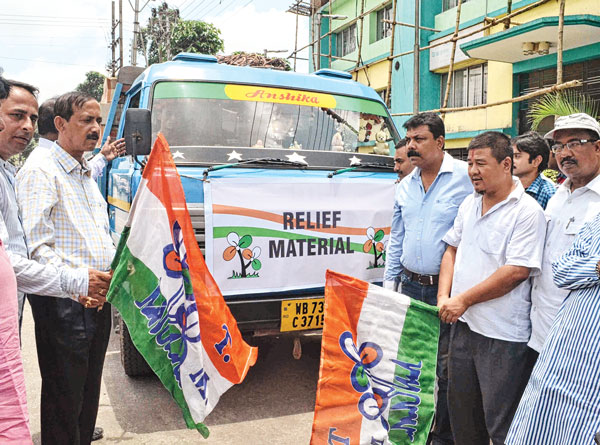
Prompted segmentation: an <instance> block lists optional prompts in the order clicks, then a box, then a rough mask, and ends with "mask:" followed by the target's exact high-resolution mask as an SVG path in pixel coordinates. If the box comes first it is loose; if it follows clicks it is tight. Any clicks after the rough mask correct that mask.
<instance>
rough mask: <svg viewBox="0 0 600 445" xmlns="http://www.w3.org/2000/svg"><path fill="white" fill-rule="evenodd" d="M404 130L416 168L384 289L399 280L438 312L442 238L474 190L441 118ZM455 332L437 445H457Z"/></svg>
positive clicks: (445, 336) (430, 116)
mask: <svg viewBox="0 0 600 445" xmlns="http://www.w3.org/2000/svg"><path fill="white" fill-rule="evenodd" d="M404 128H406V142H407V143H406V146H407V148H408V157H409V159H410V162H411V163H412V164H413V165H414V166H415V167H416V168H415V169H414V170H413V171H412V172H411V173H410V174H408V176H407V177H406V178H405V180H403V181H402V182H400V184H399V185H398V187H397V189H396V197H395V201H394V216H393V220H392V231H391V234H390V241H389V244H388V248H387V261H386V266H385V275H384V280H385V281H384V287H386V288H388V289H391V288H393V287H394V282H397V281H398V279H399V281H401V284H400V286H399V287H400V289H398V292H402V293H403V294H404V295H408V296H409V297H411V298H415V299H417V300H420V301H424V302H425V303H427V304H430V305H432V306H435V305H436V304H437V290H438V289H437V287H438V286H437V285H438V275H439V271H440V262H441V260H442V254H443V253H444V250H445V249H446V243H444V241H442V237H443V236H444V235H445V234H446V232H447V231H448V230H449V229H450V228H451V227H452V223H453V222H454V218H455V217H456V212H457V211H458V206H459V205H460V203H461V202H462V201H463V199H464V198H465V196H467V195H468V194H469V193H471V192H472V191H473V186H472V185H471V181H470V180H469V176H468V175H467V165H466V164H465V162H463V161H460V160H457V159H454V158H452V156H450V155H449V154H448V153H444V143H445V139H444V135H445V129H444V122H443V121H442V119H440V117H439V116H438V115H436V114H434V113H420V114H417V115H415V116H413V117H412V118H410V119H409V120H408V121H406V122H405V123H404ZM449 328H450V327H449V326H448V325H442V327H441V328H440V339H439V351H438V354H439V356H438V369H437V377H438V392H437V405H436V413H435V415H436V418H435V425H434V428H433V431H432V433H431V439H432V444H433V445H440V444H452V443H454V442H453V440H452V431H451V430H450V420H449V418H448V408H447V402H446V391H447V386H448V373H447V361H448V341H449V333H450V329H449Z"/></svg>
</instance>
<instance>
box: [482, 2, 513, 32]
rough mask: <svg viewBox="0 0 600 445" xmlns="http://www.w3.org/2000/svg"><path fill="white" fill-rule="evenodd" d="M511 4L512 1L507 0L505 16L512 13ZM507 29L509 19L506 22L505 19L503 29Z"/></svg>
mask: <svg viewBox="0 0 600 445" xmlns="http://www.w3.org/2000/svg"><path fill="white" fill-rule="evenodd" d="M512 3H513V2H512V0H507V3H506V13H507V14H510V13H511V12H512ZM486 14H487V11H486ZM508 28H510V19H508V20H506V19H505V21H504V29H508Z"/></svg>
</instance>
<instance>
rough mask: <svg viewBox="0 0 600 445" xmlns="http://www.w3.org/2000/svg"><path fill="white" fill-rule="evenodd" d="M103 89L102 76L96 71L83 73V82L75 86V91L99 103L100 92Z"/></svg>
mask: <svg viewBox="0 0 600 445" xmlns="http://www.w3.org/2000/svg"><path fill="white" fill-rule="evenodd" d="M103 88H104V75H102V74H100V73H99V72H97V71H88V72H87V73H85V81H83V82H82V83H80V84H79V85H77V88H75V91H79V92H81V93H86V94H89V95H90V96H92V97H93V98H94V99H96V100H97V101H98V102H100V99H102V90H103Z"/></svg>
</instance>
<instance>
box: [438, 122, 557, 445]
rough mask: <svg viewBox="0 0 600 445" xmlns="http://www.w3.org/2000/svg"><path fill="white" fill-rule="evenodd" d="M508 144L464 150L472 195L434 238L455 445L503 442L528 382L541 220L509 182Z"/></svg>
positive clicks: (498, 140) (491, 140)
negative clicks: (440, 242) (438, 246)
mask: <svg viewBox="0 0 600 445" xmlns="http://www.w3.org/2000/svg"><path fill="white" fill-rule="evenodd" d="M512 156H513V150H512V147H511V145H510V139H509V138H508V137H507V136H506V135H504V134H502V133H498V132H491V131H490V132H486V133H483V134H480V135H479V136H477V137H475V138H474V139H473V140H472V141H471V143H470V144H469V155H468V159H467V161H468V164H469V176H470V178H471V181H472V183H473V187H474V189H475V193H474V194H472V195H470V196H468V197H467V198H466V199H465V200H464V202H463V203H462V204H461V206H460V208H459V210H458V215H457V216H456V219H455V220H454V226H453V227H452V228H451V229H450V230H449V231H448V233H447V234H446V236H444V241H445V242H446V243H447V244H448V247H447V249H446V252H445V253H444V256H443V258H442V265H441V269H440V281H439V287H438V307H439V308H440V312H439V316H440V319H441V320H442V321H443V322H445V323H455V325H454V326H453V328H452V333H451V339H450V352H449V384H448V406H449V411H450V423H451V425H452V432H453V434H454V440H455V442H456V443H457V444H473V445H479V444H481V445H488V444H489V442H490V439H491V440H492V442H493V443H494V445H500V444H504V440H505V438H506V434H507V432H508V428H509V426H510V423H511V421H512V418H513V416H514V413H515V410H516V408H517V405H518V403H519V400H520V398H521V395H522V393H523V390H524V388H525V385H526V384H527V380H528V379H529V375H530V373H531V365H532V362H531V360H530V355H529V348H528V347H527V341H528V340H529V336H530V333H531V328H530V322H529V309H530V302H529V293H530V282H529V280H528V279H527V278H528V277H529V276H530V274H535V273H537V272H538V271H539V269H540V267H541V261H542V249H543V246H542V243H541V242H540V240H542V239H544V236H545V231H546V221H545V218H544V213H543V211H542V208H541V207H540V206H539V204H538V203H537V202H536V201H535V200H534V199H533V198H532V197H531V196H529V195H528V194H526V193H525V190H524V189H523V186H522V184H521V182H520V181H519V180H518V179H516V178H513V177H512Z"/></svg>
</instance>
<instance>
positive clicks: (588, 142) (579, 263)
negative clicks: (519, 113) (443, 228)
mask: <svg viewBox="0 0 600 445" xmlns="http://www.w3.org/2000/svg"><path fill="white" fill-rule="evenodd" d="M546 137H548V138H551V139H552V140H553V141H554V142H553V145H552V151H553V152H554V153H555V155H556V160H557V161H558V165H559V168H560V169H561V171H562V172H563V173H564V174H565V175H566V176H567V180H566V181H565V182H564V183H563V184H562V185H561V186H560V187H559V188H558V190H557V192H556V194H555V195H554V196H553V197H552V198H551V199H550V201H549V202H548V207H547V209H546V218H547V219H548V220H549V221H548V231H547V235H546V240H545V245H544V256H543V260H542V273H541V275H539V276H536V277H535V278H534V279H533V288H532V292H531V304H532V308H531V325H532V331H531V339H530V340H529V343H528V344H529V347H530V348H532V349H533V350H534V351H535V354H536V355H537V353H539V354H540V356H539V358H538V360H537V363H536V366H535V368H534V371H533V374H532V376H531V380H530V382H529V385H528V386H527V389H526V391H525V394H524V395H523V398H522V399H521V403H520V405H519V408H518V410H517V413H516V415H515V419H514V421H513V424H512V425H511V429H510V433H509V436H508V438H507V442H506V443H507V444H511V445H512V444H520V445H526V444H533V443H535V444H538V443H539V444H545V443H552V444H555V443H556V444H562V443H564V444H580V443H590V444H591V443H592V441H593V435H594V433H595V432H597V431H598V429H600V399H598V396H599V395H600V388H599V387H598V382H600V375H599V374H598V370H599V369H600V368H599V366H598V357H600V345H599V344H598V339H600V335H599V334H598V327H599V326H600V323H599V322H598V317H599V316H600V312H599V307H598V305H597V302H598V301H600V300H599V299H598V277H597V276H595V274H594V273H591V272H592V270H593V267H595V263H597V261H598V257H597V255H598V240H599V239H600V238H599V235H598V231H597V230H596V228H597V227H598V226H597V218H596V215H598V214H599V213H600V124H598V122H597V121H596V119H594V118H593V117H591V116H589V115H587V114H584V113H577V114H572V115H569V116H562V117H559V118H558V119H556V122H555V124H554V129H553V130H552V131H551V132H549V133H548V134H547V135H546ZM595 218H596V222H593V223H590V221H593V220H594V219H595ZM592 225H593V226H595V227H596V228H594V230H588V229H589V228H590V227H591V226H592ZM583 232H587V235H586V236H585V237H583ZM578 233H579V234H580V235H577V234H578ZM576 236H577V238H576ZM584 239H587V241H585V242H583V240H584ZM574 240H575V246H578V245H580V246H581V248H580V249H575V248H574V247H571V246H572V245H573V241H574ZM578 240H579V241H582V242H583V244H582V243H578ZM569 248H571V249H570V250H569ZM567 251H568V253H566V252H567ZM594 255H595V256H594ZM568 266H570V267H568ZM586 268H587V271H586ZM597 270H598V269H596V271H597ZM557 272H558V273H557ZM576 289H578V290H576ZM579 289H580V290H579ZM575 290H576V291H575ZM593 336H595V339H593V338H592V337H593ZM594 428H595V430H594Z"/></svg>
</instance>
